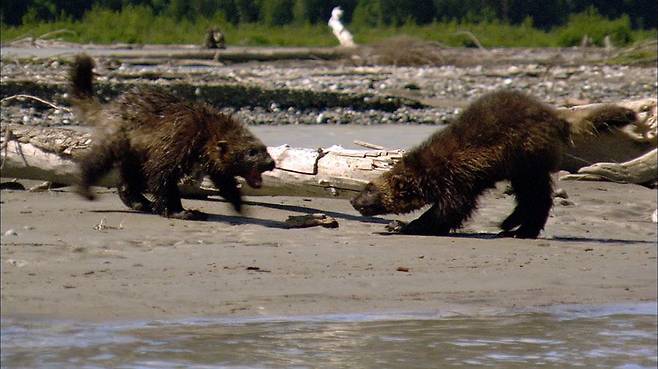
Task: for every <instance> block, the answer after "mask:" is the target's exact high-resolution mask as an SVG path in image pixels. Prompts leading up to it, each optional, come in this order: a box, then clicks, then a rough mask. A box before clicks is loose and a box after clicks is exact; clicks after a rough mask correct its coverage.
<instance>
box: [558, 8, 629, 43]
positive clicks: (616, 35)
mask: <svg viewBox="0 0 658 369" xmlns="http://www.w3.org/2000/svg"><path fill="white" fill-rule="evenodd" d="M557 35H558V36H557V38H558V44H559V46H577V45H579V44H580V43H581V41H582V39H583V37H585V36H587V37H589V38H590V39H591V40H592V42H593V43H594V45H598V46H602V45H603V39H604V38H605V37H606V36H610V38H611V40H612V42H613V44H614V45H616V46H623V45H627V44H629V43H630V42H632V41H633V32H632V30H631V21H630V19H629V18H628V16H627V15H623V16H621V17H620V18H617V19H614V20H610V19H607V18H605V17H603V16H601V15H600V14H599V13H598V11H597V10H596V8H589V9H588V10H587V11H585V12H583V13H579V14H575V15H572V16H570V17H569V22H568V23H567V24H566V25H565V26H563V27H560V28H559V29H558V30H557Z"/></svg>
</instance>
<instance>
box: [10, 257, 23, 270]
mask: <svg viewBox="0 0 658 369" xmlns="http://www.w3.org/2000/svg"><path fill="white" fill-rule="evenodd" d="M7 264H9V265H13V266H15V267H17V268H22V267H24V266H26V265H27V261H25V260H15V259H8V260H7Z"/></svg>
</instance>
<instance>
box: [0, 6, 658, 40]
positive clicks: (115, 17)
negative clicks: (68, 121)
mask: <svg viewBox="0 0 658 369" xmlns="http://www.w3.org/2000/svg"><path fill="white" fill-rule="evenodd" d="M531 23H532V22H530V21H526V22H524V23H523V24H521V25H514V26H512V25H509V24H505V23H499V22H487V23H477V24H476V23H458V22H441V23H432V24H429V25H423V26H418V25H415V24H407V25H403V26H401V27H378V28H366V27H356V26H352V25H348V29H350V30H351V31H352V33H353V34H354V35H355V41H356V42H357V43H359V44H372V43H377V42H380V41H382V40H384V39H386V38H389V37H393V36H400V35H407V36H410V37H413V38H416V39H420V40H425V41H437V42H440V43H441V44H444V45H446V46H470V45H472V41H471V40H470V39H469V37H468V36H466V35H465V34H463V33H460V32H462V31H468V32H471V33H472V34H473V35H475V37H477V39H478V40H479V41H480V42H481V43H482V45H483V46H485V47H558V46H561V47H564V46H575V45H578V44H579V43H580V40H581V39H582V37H583V36H584V35H585V34H587V35H588V36H589V37H590V38H592V39H593V41H594V43H595V44H599V45H600V44H601V43H602V42H603V38H604V37H605V36H606V35H611V37H612V40H613V42H614V44H615V45H616V46H624V45H628V44H632V43H633V42H638V41H642V40H647V39H655V38H656V31H655V30H651V31H642V30H639V31H638V30H632V29H631V27H630V22H629V20H628V17H621V18H619V19H616V20H608V19H606V18H604V17H601V16H600V15H598V14H596V13H595V12H592V11H589V12H586V13H582V14H578V15H574V16H572V17H571V19H570V21H569V23H568V24H566V25H564V26H562V27H559V28H556V29H553V30H551V31H548V32H546V31H542V30H538V29H536V28H534V27H532V24H531ZM217 25H219V26H220V27H221V29H222V30H223V31H224V33H225V34H226V39H227V43H228V44H229V45H241V46H335V45H337V41H336V40H335V38H334V37H333V35H332V34H331V30H330V29H329V27H328V26H326V25H325V24H319V25H288V26H282V27H271V26H265V25H261V24H240V25H237V26H236V25H231V24H229V23H227V22H226V21H225V20H224V19H223V18H221V17H215V18H209V19H208V18H201V19H197V20H196V21H194V22H192V21H189V20H182V21H176V20H175V19H173V18H170V17H166V16H155V15H154V14H153V13H152V11H151V10H150V9H149V8H145V7H127V8H124V10H123V11H120V12H113V11H110V10H106V9H93V10H91V11H89V12H88V13H87V14H86V15H85V17H84V18H83V19H82V20H81V21H71V20H68V19H64V20H59V21H55V22H49V23H43V22H41V23H39V22H35V21H29V20H26V22H25V24H23V25H21V26H18V27H8V26H5V25H0V27H1V28H0V41H1V42H2V43H6V42H10V41H13V40H16V39H19V38H23V37H28V36H30V37H40V36H42V35H44V34H47V33H48V32H52V31H57V30H63V29H65V30H68V31H70V32H65V33H58V34H56V35H53V36H55V37H58V38H61V39H63V40H65V41H72V42H80V43H98V44H109V43H117V42H121V43H136V44H201V42H202V41H203V38H204V34H205V31H206V29H208V28H209V27H211V26H217Z"/></svg>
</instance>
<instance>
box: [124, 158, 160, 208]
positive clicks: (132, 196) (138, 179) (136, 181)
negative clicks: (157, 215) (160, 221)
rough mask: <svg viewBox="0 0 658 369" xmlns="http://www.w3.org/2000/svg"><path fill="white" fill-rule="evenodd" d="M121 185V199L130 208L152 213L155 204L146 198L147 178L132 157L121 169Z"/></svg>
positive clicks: (125, 161) (125, 160) (127, 159)
mask: <svg viewBox="0 0 658 369" xmlns="http://www.w3.org/2000/svg"><path fill="white" fill-rule="evenodd" d="M119 175H120V181H121V182H120V184H119V188H118V193H119V198H120V199H121V201H122V202H123V203H124V204H125V205H126V206H127V207H129V208H131V209H134V210H137V211H143V212H147V213H150V212H152V211H153V203H152V202H151V201H149V200H148V199H147V198H146V197H144V194H143V193H144V189H145V178H144V174H143V173H142V171H141V169H140V165H139V162H138V161H136V160H134V158H132V157H126V158H124V160H123V161H122V162H121V166H120V168H119Z"/></svg>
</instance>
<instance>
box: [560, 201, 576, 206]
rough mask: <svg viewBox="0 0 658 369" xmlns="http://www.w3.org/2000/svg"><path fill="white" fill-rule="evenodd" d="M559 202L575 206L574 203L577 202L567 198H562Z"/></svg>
mask: <svg viewBox="0 0 658 369" xmlns="http://www.w3.org/2000/svg"><path fill="white" fill-rule="evenodd" d="M559 204H560V205H562V206H574V205H576V203H575V202H573V201H571V200H567V199H562V200H560V202H559Z"/></svg>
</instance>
